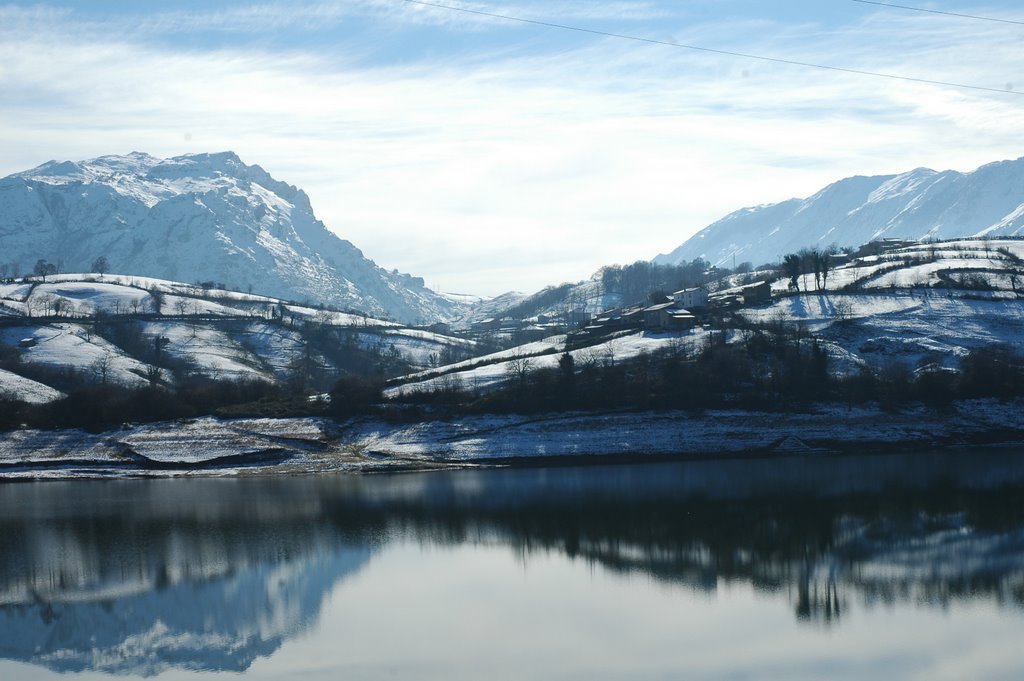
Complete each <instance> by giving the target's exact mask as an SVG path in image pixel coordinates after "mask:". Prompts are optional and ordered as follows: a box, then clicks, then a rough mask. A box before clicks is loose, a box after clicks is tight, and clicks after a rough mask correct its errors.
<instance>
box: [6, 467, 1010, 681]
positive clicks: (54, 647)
mask: <svg viewBox="0 0 1024 681" xmlns="http://www.w3.org/2000/svg"><path fill="white" fill-rule="evenodd" d="M0 489H2V494H0V656H3V657H4V658H7V659H13V660H20V661H25V662H31V663H34V664H38V665H42V666H45V667H47V668H50V669H53V670H57V671H81V670H100V671H107V672H117V673H131V674H137V675H152V674H156V673H159V672H161V671H163V670H166V669H169V668H179V669H192V670H245V669H247V668H248V667H249V666H250V665H251V664H252V663H253V661H254V660H256V659H258V658H260V657H265V656H268V655H271V654H272V653H274V651H275V650H277V649H278V648H279V647H280V646H281V645H282V643H283V642H284V641H285V640H287V639H289V638H291V637H294V636H297V635H298V634H300V633H302V632H304V631H308V630H309V629H310V627H311V626H313V625H314V624H315V623H316V622H317V620H318V618H319V617H320V614H321V611H322V609H323V608H324V604H325V599H326V598H327V596H328V594H329V593H330V592H331V591H332V590H333V589H334V588H335V587H336V586H337V585H339V584H340V583H342V582H343V581H344V580H346V578H348V577H350V576H353V575H355V574H357V573H358V572H359V571H361V570H368V569H372V563H371V558H372V556H373V555H374V554H375V553H376V552H379V551H383V550H385V549H386V548H387V547H388V546H390V545H393V544H396V543H409V542H413V543H417V544H420V545H423V546H427V547H429V546H438V545H441V546H453V545H458V546H462V547H479V548H480V549H481V550H483V549H485V548H486V549H488V550H490V549H493V548H494V547H502V548H504V549H510V550H511V551H512V555H514V556H515V557H516V559H517V560H520V561H522V562H523V563H524V564H525V565H526V566H527V568H528V567H529V564H530V562H531V560H533V559H534V558H535V557H538V555H552V554H554V555H559V556H562V557H563V558H568V559H571V560H576V561H587V562H589V563H590V564H591V565H593V566H594V568H595V569H599V570H602V571H605V572H612V573H620V574H624V575H636V576H641V577H643V578H645V579H654V580H658V581H660V582H663V583H665V584H668V585H671V586H673V587H683V588H686V589H689V590H693V591H699V592H705V593H709V594H713V593H715V592H716V590H718V589H720V588H721V587H722V585H723V584H730V583H742V584H747V585H751V586H752V587H753V588H754V589H756V590H757V591H759V592H760V593H762V594H765V595H767V596H768V597H769V598H772V599H774V600H775V601H777V602H778V603H779V607H785V608H789V609H790V610H791V612H792V613H793V617H795V618H797V619H798V620H799V621H802V622H807V623H816V624H819V625H825V626H828V625H836V624H839V625H840V626H841V623H842V621H843V618H844V616H845V615H846V613H847V612H848V611H849V609H850V605H851V603H859V604H866V605H867V606H868V607H871V606H873V605H876V604H900V603H911V604H914V605H921V604H924V605H929V606H935V607H939V608H944V607H947V606H949V604H950V603H952V602H954V601H956V600H970V601H987V602H990V603H993V604H995V605H997V606H998V607H1012V608H1020V607H1021V606H1022V605H1024V506H1022V504H1021V503H1020V502H1021V499H1022V496H1021V492H1022V491H1024V463H1022V462H1021V460H1020V457H1019V455H1018V454H1017V453H1015V452H995V453H993V452H985V453H969V452H964V453H958V454H955V455H953V454H930V455H924V454H920V455H907V456H898V457H895V456H888V457H861V458H857V457H848V458H841V459H827V460H819V459H813V458H811V459H796V458H795V459H787V460H781V461H758V460H750V461H731V462H721V463H714V464H710V463H679V464H657V465H646V466H618V467H592V468H549V469H536V470H533V469H521V470H496V471H458V472H451V473H433V474H416V475H400V476H388V477H383V476H379V477H329V478H290V479H234V480H211V479H205V480H201V479H196V480H159V481H117V482H67V483H46V484H15V485H6V486H4V487H2V488H0ZM409 570H416V565H415V564H411V565H410V566H409ZM494 588H495V589H498V588H500V585H497V584H496V585H494Z"/></svg>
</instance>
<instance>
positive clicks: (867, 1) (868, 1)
mask: <svg viewBox="0 0 1024 681" xmlns="http://www.w3.org/2000/svg"><path fill="white" fill-rule="evenodd" d="M850 2H858V3H860V4H862V5H877V6H878V7H892V8H894V9H905V10H909V11H911V12H927V13H928V14H942V15H945V16H948V17H957V18H959V19H976V20H978V21H995V22H998V23H1000V24H1015V25H1017V26H1024V21H1017V20H1014V19H1000V18H998V17H983V16H980V15H977V14H961V13H960V12H949V11H945V10H941V9H928V8H926V7H911V6H910V5H897V4H895V3H892V2H876V1H875V0H850Z"/></svg>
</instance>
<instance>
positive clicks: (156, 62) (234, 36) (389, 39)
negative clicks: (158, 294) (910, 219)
mask: <svg viewBox="0 0 1024 681" xmlns="http://www.w3.org/2000/svg"><path fill="white" fill-rule="evenodd" d="M438 2H440V3H442V4H445V0H438ZM446 4H450V5H451V6H454V7H460V8H464V9H471V10H476V11H480V12H487V13H491V14H501V15H505V16H512V17H517V18H521V19H528V20H531V21H533V22H543V23H544V24H560V25H564V26H572V27H577V28H584V29H588V30H590V31H599V32H605V33H616V34H621V35H628V36H635V37H640V38H645V39H649V40H655V41H660V43H673V44H659V43H651V42H642V41H637V40H628V39H624V38H621V37H612V36H608V35H600V34H595V33H586V32H581V31H573V30H567V29H564V28H558V27H555V26H551V25H540V24H537V23H524V22H517V21H511V20H508V19H500V18H496V17H490V16H484V15H481V14H471V13H466V12H459V11H453V10H451V9H445V8H441V7H433V6H427V5H424V4H417V3H413V2H409V1H408V0H338V1H328V0H296V1H292V2H270V1H265V2H218V3H208V2H199V1H198V0H165V1H163V2H128V1H115V0H89V1H85V0H83V1H81V2H51V3H48V4H30V3H14V4H0V93H2V94H0V176H3V175H7V174H10V173H13V172H18V171H21V170H26V169H29V168H32V167H35V166H38V165H40V164H42V163H44V162H46V161H49V160H53V159H56V160H82V159H87V158H93V157H96V156H101V155H106V154H124V153H128V152H131V151H144V152H147V153H150V154H153V155H155V156H160V157H171V156H176V155H179V154H186V153H196V152H211V151H225V150H232V151H235V152H237V153H238V154H239V155H240V156H241V158H242V160H243V161H245V162H246V163H249V164H259V165H261V166H262V167H264V168H265V169H266V170H267V171H269V172H270V173H271V174H272V175H273V176H274V177H276V178H277V179H279V180H283V181H286V182H288V183H290V184H294V185H297V186H299V187H301V188H303V189H304V190H305V191H306V192H307V193H308V194H309V196H310V199H311V201H312V204H313V208H314V211H315V212H316V214H317V216H318V217H319V218H320V219H321V220H322V221H323V222H324V223H325V224H326V225H327V226H328V228H329V229H331V230H332V231H334V232H336V233H337V234H338V235H339V236H341V237H343V238H345V239H348V240H349V241H351V242H352V243H354V244H355V245H356V246H358V247H359V248H360V249H362V250H363V252H364V253H365V254H366V255H367V256H368V257H370V258H372V259H373V260H374V261H376V262H377V264H379V265H381V266H382V267H385V268H387V269H399V270H401V271H403V272H409V273H411V274H414V275H416V276H421V277H424V279H425V280H426V282H427V284H428V285H429V286H431V287H432V288H435V289H438V290H442V291H449V292H460V293H472V294H478V295H497V294H500V293H502V292H505V291H509V290H518V291H523V292H532V291H535V290H537V289H539V288H541V287H543V286H545V285H548V284H557V283H561V282H563V281H577V280H581V279H585V278H587V277H589V276H590V275H591V274H593V273H594V272H595V271H596V270H597V269H598V268H600V267H601V266H603V265H610V264H615V263H619V264H625V263H630V262H633V261H636V260H640V259H650V258H652V257H654V256H655V255H657V254H659V253H665V252H668V251H670V250H672V249H673V248H675V247H676V246H678V245H679V244H680V243H682V242H683V241H685V240H686V239H687V238H688V237H689V236H691V235H692V234H693V233H695V232H696V231H698V230H699V229H701V228H703V227H705V226H706V225H708V224H710V223H711V222H714V221H715V220H717V219H719V218H721V217H723V216H725V215H726V214H728V213H730V212H732V211H734V210H737V209H740V208H742V207H745V206H752V205H759V204H763V203H773V202H777V201H782V200H785V199H788V198H791V197H795V196H796V197H803V196H808V195H810V194H813V193H814V192H815V191H817V190H818V189H820V188H822V187H824V186H825V185H827V184H829V183H831V182H834V181H836V180H839V179H842V178H844V177H848V176H851V175H874V174H889V173H898V172H903V171H908V170H911V169H913V168H917V167H922V166H925V167H931V168H935V169H939V170H945V169H956V170H962V171H968V170H973V169H974V168H976V167H978V166H980V165H982V164H985V163H988V162H992V161H997V160H1003V159H1010V158H1018V157H1020V156H1024V135H1022V134H1021V133H1022V132H1024V94H1022V93H1024V49H1022V48H1021V35H1022V28H1024V26H1022V24H1021V23H1007V22H1006V21H1003V22H997V21H986V20H981V19H969V18H962V17H953V16H949V15H944V14H936V13H927V12H919V11H911V10H908V9H900V8H895V7H883V6H879V5H877V4H872V3H866V2H858V1H857V0H814V1H809V0H808V1H805V0H786V1H776V2H764V0H677V1H675V2H666V1H660V0H650V1H645V0H638V1H629V0H590V1H582V0H547V1H540V0H451V2H448V3H446ZM901 4H908V5H913V6H915V7H919V8H926V9H933V10H939V11H948V12H958V13H964V14H974V15H979V16H984V17H990V18H998V19H1003V20H1007V21H1016V22H1024V8H1022V7H1021V6H1020V4H1019V2H1018V1H1017V0H1012V1H1010V0H993V1H992V2H985V3H974V2H966V1H965V0H964V1H960V2H953V1H952V0H941V1H940V0H937V1H935V2H925V1H923V0H922V2H919V3H915V2H911V1H910V0H906V2H905V3H901ZM681 45H684V46H691V47H702V48H709V49H711V50H721V51H726V52H739V53H744V54H747V55H757V56H766V57H771V58H775V59H782V60H789V61H800V62H808V63H813V64H820V65H827V66H834V67H841V68H847V69H854V70H862V71H873V72H881V73H886V74H892V75H900V76H906V77H909V78H920V79H926V80H937V81H946V82H954V83H960V84H965V85H973V86H978V87H984V88H991V89H992V90H995V91H994V92H993V91H983V90H974V89H967V88H957V87H950V86H939V85H932V84H927V83H920V82H910V81H904V80H896V79H889V78H881V77H872V76H866V75H858V74H852V73H846V72H840V71H834V70H824V69H814V68H808V67H801V66H796V65H792V64H783V63H778V62H770V61H764V60H758V59H752V58H747V57H740V56H732V55H727V54H721V53H716V52H708V51H700V50H694V49H689V48H687V47H681ZM1015 81H1016V82H1015ZM0 217H2V216H0Z"/></svg>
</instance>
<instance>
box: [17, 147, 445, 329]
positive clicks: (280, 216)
mask: <svg viewBox="0 0 1024 681" xmlns="http://www.w3.org/2000/svg"><path fill="white" fill-rule="evenodd" d="M100 255H104V256H106V258H107V259H108V261H109V263H110V268H111V271H114V272H118V273H125V274H136V275H144V276H153V277H160V278H165V279H173V280H179V281H207V280H213V281H217V282H221V283H223V284H225V285H226V286H228V287H230V288H236V289H239V290H248V289H249V288H250V287H251V288H252V290H253V291H254V292H258V293H263V294H267V295H273V296H277V297H282V298H288V299H295V300H309V301H311V302H323V303H327V304H331V305H335V306H340V307H343V308H351V309H356V310H359V311H361V312H365V313H368V314H371V315H376V316H390V317H393V318H394V319H396V320H399V321H403V322H406V323H416V322H427V321H433V320H438V319H446V318H449V317H451V316H453V315H455V314H457V312H458V304H457V303H456V302H453V300H451V299H449V298H447V297H445V296H443V295H441V294H438V293H436V292H434V291H432V290H430V289H428V288H426V287H425V286H424V284H423V280H422V279H419V278H417V277H412V276H410V275H407V274H401V273H399V272H397V271H387V270H384V269H382V268H380V267H378V266H377V265H376V264H375V263H374V262H373V261H372V260H369V259H368V258H366V257H365V256H364V255H363V254H362V252H361V251H360V250H359V249H358V248H356V247H355V246H354V245H352V244H351V243H349V242H348V241H345V240H343V239H340V238H338V237H337V236H336V235H335V234H333V233H332V232H330V231H328V230H327V228H326V227H325V226H324V224H323V223H322V222H320V221H319V220H317V219H316V216H315V215H314V214H313V208H312V206H311V205H310V202H309V197H307V196H306V194H305V193H304V192H303V191H302V190H301V189H298V188H296V187H293V186H291V185H289V184H286V183H284V182H280V181H278V180H275V179H274V178H273V177H271V176H270V175H269V174H268V173H267V172H266V171H265V170H263V168H261V167H259V166H257V165H246V164H245V163H243V162H242V161H241V159H239V158H238V156H237V155H235V154H234V153H231V152H224V153H218V154H195V155H187V156H178V157H175V158H170V159H158V158H154V157H152V156H149V155H147V154H142V153H132V154H129V155H127V156H104V157H101V158H97V159H93V160H89V161H81V162H78V163H72V162H70V161H65V162H61V163H58V162H56V161H51V162H49V163H45V164H43V165H41V166H39V167H38V168H34V169H32V170H29V171H26V172H22V173H17V174H14V175H11V176H8V177H6V178H3V179H2V180H0V267H3V268H5V269H6V270H7V272H8V273H9V274H10V273H14V271H15V270H18V271H20V272H21V273H26V272H30V271H31V269H32V267H33V265H34V264H35V262H36V261H37V260H38V259H40V258H43V259H46V260H48V261H50V262H51V263H59V264H60V267H61V269H62V271H69V272H70V271H89V270H90V266H91V264H92V262H93V261H94V260H95V259H96V258H97V257H98V256H100Z"/></svg>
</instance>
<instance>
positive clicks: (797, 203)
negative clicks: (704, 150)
mask: <svg viewBox="0 0 1024 681" xmlns="http://www.w3.org/2000/svg"><path fill="white" fill-rule="evenodd" d="M1022 233H1024V158H1020V159H1017V160H1015V161H1001V162H998V163H990V164H988V165H985V166H982V167H981V168H978V169H977V170H975V171H974V172H970V173H960V172H956V171H952V170H948V171H945V172H937V171H934V170H929V169H927V168H918V169H917V170H912V171H910V172H908V173H903V174H902V175H881V176H876V177H860V176H858V177H850V178H847V179H845V180H840V181H839V182H836V183H834V184H831V185H829V186H828V187H826V188H825V189H822V190H821V191H820V192H818V193H817V194H815V195H814V196H811V197H810V198H808V199H803V200H800V199H790V200H789V201H783V202H782V203H776V204H771V205H766V206H758V207H755V208H744V209H742V210H739V211H736V212H735V213H732V214H731V215H728V216H726V217H724V218H722V219H721V220H719V221H718V222H715V223H714V224H712V225H709V226H708V227H705V228H704V229H702V230H701V231H699V232H697V234H695V235H694V236H693V237H691V238H690V239H688V240H687V241H685V242H684V243H683V244H682V245H680V246H679V247H678V248H676V249H675V250H674V251H672V252H671V253H668V254H662V255H659V256H657V257H656V258H655V259H654V262H656V263H659V264H675V263H680V262H687V261H690V260H693V259H694V258H697V257H702V258H705V259H707V260H708V261H710V262H711V263H712V264H720V265H731V264H732V262H733V258H734V256H735V261H736V262H743V261H751V262H753V263H754V264H755V265H758V264H763V263H768V262H772V261H775V260H778V259H779V258H780V257H781V256H783V255H785V254H786V253H793V252H795V251H798V250H800V249H801V248H805V247H814V246H822V247H824V246H829V245H831V244H836V245H838V246H841V247H842V246H851V247H855V246H859V245H861V244H864V243H867V242H868V241H872V240H874V239H881V238H904V239H921V238H926V237H935V238H940V239H949V238H953V237H963V236H982V235H991V236H1017V235H1019V234H1022Z"/></svg>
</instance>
